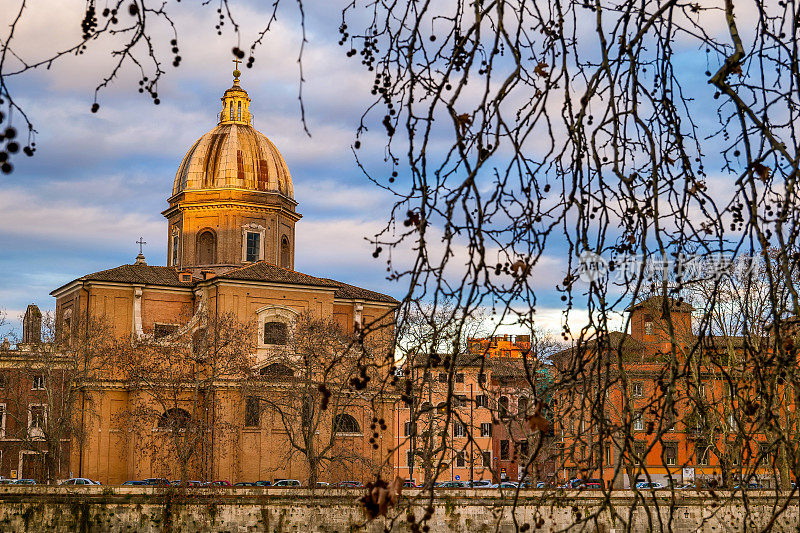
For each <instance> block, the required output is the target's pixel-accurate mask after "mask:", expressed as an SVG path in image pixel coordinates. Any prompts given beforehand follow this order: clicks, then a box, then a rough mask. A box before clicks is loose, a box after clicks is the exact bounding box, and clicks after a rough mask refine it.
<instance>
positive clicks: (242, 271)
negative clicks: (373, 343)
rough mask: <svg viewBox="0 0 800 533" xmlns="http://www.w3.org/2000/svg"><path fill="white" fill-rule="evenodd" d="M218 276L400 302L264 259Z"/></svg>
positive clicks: (343, 295) (358, 297)
mask: <svg viewBox="0 0 800 533" xmlns="http://www.w3.org/2000/svg"><path fill="white" fill-rule="evenodd" d="M217 277H218V278H220V279H235V280H243V281H268V282H277V283H289V284H292V285H311V286H315V287H334V288H336V289H337V290H336V292H335V293H334V297H335V298H342V299H345V300H370V301H373V302H387V303H398V302H397V300H396V299H394V298H392V297H391V296H389V295H386V294H381V293H379V292H375V291H370V290H367V289H364V288H361V287H356V286H355V285H350V284H348V283H343V282H341V281H336V280H333V279H328V278H318V277H316V276H310V275H308V274H303V273H302V272H297V271H295V270H289V269H287V268H281V267H279V266H276V265H273V264H271V263H266V262H264V261H259V262H258V263H253V264H252V265H247V266H244V267H241V268H237V269H235V270H231V271H230V272H227V273H225V274H222V275H220V276H217Z"/></svg>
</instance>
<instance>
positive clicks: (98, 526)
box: [0, 486, 800, 533]
mask: <svg viewBox="0 0 800 533" xmlns="http://www.w3.org/2000/svg"><path fill="white" fill-rule="evenodd" d="M360 494H361V491H360V490H356V489H352V490H347V489H336V490H328V491H325V492H320V491H316V492H314V493H311V492H310V491H307V490H304V489H294V490H292V489H218V490H214V489H196V490H192V491H191V492H188V493H185V494H181V493H176V492H173V491H171V490H169V489H167V490H165V489H155V488H144V487H101V486H98V487H44V486H33V487H22V486H20V487H14V486H0V531H30V532H39V531H48V532H49V531H53V532H67V531H69V532H72V531H78V532H88V531H91V532H95V531H98V532H99V531H102V532H107V531H108V532H123V531H125V532H130V531H136V532H145V533H146V532H161V531H202V532H212V531H213V532H225V531H226V532H250V531H270V532H294V531H297V532H306V531H309V532H311V531H313V532H340V533H344V532H350V531H367V532H370V533H372V532H380V531H384V529H385V528H390V529H391V530H392V531H401V532H405V531H410V530H411V527H410V524H409V522H408V515H413V516H414V519H415V520H419V519H420V518H421V517H422V516H423V514H424V512H425V511H424V510H425V508H426V507H427V506H428V500H427V499H426V495H420V494H419V493H418V492H417V491H408V492H407V493H404V499H403V501H402V502H401V505H400V508H399V509H398V510H397V511H398V512H395V513H394V515H395V516H396V518H395V520H394V521H393V522H392V521H389V520H386V519H379V520H375V521H373V522H371V523H369V524H367V525H366V526H364V517H363V514H362V512H361V509H360V507H359V506H358V504H357V503H356V499H357V498H358V496H359V495H360ZM415 496H416V498H415ZM787 496H788V495H787ZM604 501H605V502H606V503H610V504H611V505H613V506H614V508H615V509H617V510H618V512H620V513H622V514H623V516H624V520H621V519H619V518H618V519H616V520H611V518H610V515H609V513H608V512H607V511H601V508H602V507H603V502H604ZM635 502H636V499H635V498H634V497H633V494H632V493H630V492H625V491H620V492H615V493H614V495H613V496H609V497H608V498H607V499H605V500H604V498H603V495H602V493H601V492H600V491H596V492H595V491H593V492H583V493H564V492H559V493H545V492H544V491H540V490H538V491H537V490H527V491H521V492H520V494H519V495H518V497H517V498H516V507H515V495H514V494H513V492H511V493H506V494H504V495H502V496H501V495H500V494H499V493H498V491H496V490H444V491H437V497H436V499H435V501H434V504H433V508H434V512H433V516H432V519H431V520H430V521H429V522H428V524H429V526H430V531H455V532H487V533H488V532H494V531H500V532H510V531H526V530H527V531H531V532H533V531H561V530H574V531H601V532H606V533H616V532H618V531H625V530H626V526H625V521H629V523H630V524H631V528H630V531H636V532H639V531H662V530H670V531H678V532H690V531H691V532H694V531H708V532H727V531H760V530H762V529H764V528H766V527H767V526H768V524H769V521H770V519H771V518H772V517H773V509H774V505H775V504H776V503H777V504H778V505H779V506H780V505H781V504H784V503H787V502H786V499H785V498H784V497H782V496H780V495H779V496H777V497H776V495H775V493H770V492H766V491H765V492H763V493H760V492H759V493H756V492H754V493H752V494H748V498H747V507H745V502H744V500H743V499H742V498H741V497H738V498H731V497H730V495H728V494H719V493H717V494H709V493H702V494H701V493H695V492H679V493H675V495H674V496H673V495H671V494H670V493H669V492H667V491H663V492H662V491H657V492H655V493H652V494H651V495H648V497H647V498H646V502H643V501H642V500H641V499H640V500H639V501H638V502H636V503H635ZM645 504H646V505H645ZM788 504H789V505H788V506H787V508H786V510H785V511H784V512H783V514H782V515H781V516H780V517H779V518H777V519H776V520H775V521H774V523H773V524H772V527H773V530H774V531H785V530H792V531H796V530H797V527H798V524H800V518H799V516H798V505H799V504H800V503H799V502H798V499H797V497H793V498H791V499H790V500H789V501H788ZM670 508H671V509H670ZM746 508H747V509H748V511H745V509H746ZM593 513H594V514H596V518H595V516H594V514H593ZM659 515H660V517H659ZM587 517H589V518H590V520H591V521H590V522H589V523H586V519H587ZM667 523H669V527H666V524H667ZM525 524H529V526H528V527H527V528H526V527H525ZM660 524H664V525H663V526H662V525H660ZM498 525H499V528H498Z"/></svg>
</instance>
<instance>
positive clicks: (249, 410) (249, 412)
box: [244, 396, 261, 427]
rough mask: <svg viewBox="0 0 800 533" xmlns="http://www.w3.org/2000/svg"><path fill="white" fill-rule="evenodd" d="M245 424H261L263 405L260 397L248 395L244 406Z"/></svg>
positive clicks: (253, 425) (249, 425) (247, 425)
mask: <svg viewBox="0 0 800 533" xmlns="http://www.w3.org/2000/svg"><path fill="white" fill-rule="evenodd" d="M244 425H245V426H246V427H258V426H260V425H261V406H260V402H259V401H258V398H257V397H255V396H248V397H247V403H246V404H245V408H244Z"/></svg>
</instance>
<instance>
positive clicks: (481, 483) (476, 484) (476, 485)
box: [472, 479, 492, 489]
mask: <svg viewBox="0 0 800 533" xmlns="http://www.w3.org/2000/svg"><path fill="white" fill-rule="evenodd" d="M491 486H492V482H491V481H489V480H488V479H479V480H477V481H473V482H472V488H473V489H488V488H489V487H491Z"/></svg>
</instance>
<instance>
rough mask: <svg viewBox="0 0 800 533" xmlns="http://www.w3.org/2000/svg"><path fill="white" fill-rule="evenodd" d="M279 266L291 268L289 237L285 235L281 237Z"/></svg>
mask: <svg viewBox="0 0 800 533" xmlns="http://www.w3.org/2000/svg"><path fill="white" fill-rule="evenodd" d="M281 266H282V267H283V268H291V266H292V263H291V254H290V252H289V239H288V238H287V237H286V235H284V236H283V238H282V239H281Z"/></svg>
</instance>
